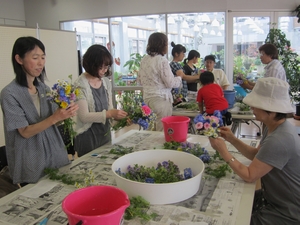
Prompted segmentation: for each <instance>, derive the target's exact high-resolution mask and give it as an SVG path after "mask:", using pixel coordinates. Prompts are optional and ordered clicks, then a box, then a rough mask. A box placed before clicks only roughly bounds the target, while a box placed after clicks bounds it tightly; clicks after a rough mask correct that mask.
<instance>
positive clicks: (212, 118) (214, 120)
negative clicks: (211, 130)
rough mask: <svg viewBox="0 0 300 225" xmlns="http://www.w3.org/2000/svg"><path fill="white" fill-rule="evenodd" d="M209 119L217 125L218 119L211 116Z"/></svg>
mask: <svg viewBox="0 0 300 225" xmlns="http://www.w3.org/2000/svg"><path fill="white" fill-rule="evenodd" d="M210 119H211V120H212V121H213V122H215V123H219V118H218V117H216V116H211V117H210Z"/></svg>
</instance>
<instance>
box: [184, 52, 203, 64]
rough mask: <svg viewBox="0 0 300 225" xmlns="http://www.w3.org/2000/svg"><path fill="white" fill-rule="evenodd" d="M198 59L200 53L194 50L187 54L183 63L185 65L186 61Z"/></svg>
mask: <svg viewBox="0 0 300 225" xmlns="http://www.w3.org/2000/svg"><path fill="white" fill-rule="evenodd" d="M195 57H196V58H200V53H199V52H197V51H196V50H191V51H190V52H189V54H188V57H187V58H185V59H184V61H183V63H184V64H187V61H190V60H192V59H193V58H195Z"/></svg>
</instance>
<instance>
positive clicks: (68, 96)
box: [47, 75, 80, 145]
mask: <svg viewBox="0 0 300 225" xmlns="http://www.w3.org/2000/svg"><path fill="white" fill-rule="evenodd" d="M68 77H69V78H70V80H71V83H68V82H67V81H65V80H58V81H57V83H55V84H54V85H53V87H52V90H51V92H50V93H47V97H48V99H49V100H50V101H52V102H54V103H56V104H57V105H58V107H59V108H61V109H63V110H59V111H62V114H65V115H64V116H63V117H65V118H66V117H67V118H66V119H63V123H64V124H63V127H64V133H65V134H67V135H69V137H70V141H71V143H70V144H71V145H73V139H74V137H75V135H76V132H75V131H74V130H73V124H74V123H75V122H74V121H73V120H72V118H70V117H71V116H72V115H74V113H75V112H76V110H77V109H78V106H77V107H76V106H75V107H74V102H75V100H76V99H77V97H78V96H79V95H80V89H79V88H78V87H76V86H74V85H73V84H72V75H69V76H68ZM65 110H66V111H65Z"/></svg>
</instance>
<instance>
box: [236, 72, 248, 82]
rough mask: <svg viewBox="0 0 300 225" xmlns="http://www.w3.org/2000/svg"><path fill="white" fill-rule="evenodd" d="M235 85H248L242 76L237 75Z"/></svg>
mask: <svg viewBox="0 0 300 225" xmlns="http://www.w3.org/2000/svg"><path fill="white" fill-rule="evenodd" d="M236 83H237V84H238V85H242V84H247V83H248V80H247V79H245V78H244V76H243V74H239V75H237V77H236Z"/></svg>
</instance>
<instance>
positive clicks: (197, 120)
mask: <svg viewBox="0 0 300 225" xmlns="http://www.w3.org/2000/svg"><path fill="white" fill-rule="evenodd" d="M204 122H205V119H204V117H203V115H202V114H199V115H197V116H196V117H195V118H194V123H204Z"/></svg>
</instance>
